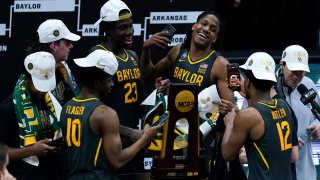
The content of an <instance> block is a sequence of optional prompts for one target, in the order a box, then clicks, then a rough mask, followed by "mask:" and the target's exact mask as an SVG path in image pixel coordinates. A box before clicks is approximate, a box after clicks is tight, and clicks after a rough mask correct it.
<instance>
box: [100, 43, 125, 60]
mask: <svg viewBox="0 0 320 180" xmlns="http://www.w3.org/2000/svg"><path fill="white" fill-rule="evenodd" d="M97 46H98V47H100V48H102V49H103V50H105V51H109V50H108V49H107V48H105V47H104V46H103V45H101V44H98V45H97ZM123 52H124V53H125V54H126V57H125V58H122V57H120V56H117V55H115V54H113V55H114V56H115V57H117V58H118V59H120V60H121V61H124V62H127V61H128V59H129V55H128V53H127V51H126V50H123Z"/></svg>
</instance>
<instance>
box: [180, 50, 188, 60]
mask: <svg viewBox="0 0 320 180" xmlns="http://www.w3.org/2000/svg"><path fill="white" fill-rule="evenodd" d="M187 57H188V54H187V52H184V53H183V54H181V57H180V59H182V60H185V59H187Z"/></svg>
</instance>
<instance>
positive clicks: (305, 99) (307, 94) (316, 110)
mask: <svg viewBox="0 0 320 180" xmlns="http://www.w3.org/2000/svg"><path fill="white" fill-rule="evenodd" d="M297 90H298V92H299V93H300V94H301V98H300V100H301V102H302V103H303V104H304V105H306V104H308V103H310V104H311V106H312V109H311V111H312V113H313V114H314V115H315V116H316V117H317V119H318V120H320V115H319V114H320V106H319V104H318V103H317V102H316V101H315V100H314V99H315V98H316V96H317V91H315V90H314V89H313V88H311V89H309V90H308V89H307V87H306V86H305V85H304V84H300V85H299V86H298V87H297Z"/></svg>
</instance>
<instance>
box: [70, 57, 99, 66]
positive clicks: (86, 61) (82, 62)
mask: <svg viewBox="0 0 320 180" xmlns="http://www.w3.org/2000/svg"><path fill="white" fill-rule="evenodd" d="M73 61H74V62H75V63H76V64H77V65H78V66H80V67H93V66H94V65H92V63H91V62H90V60H89V59H88V58H77V59H73Z"/></svg>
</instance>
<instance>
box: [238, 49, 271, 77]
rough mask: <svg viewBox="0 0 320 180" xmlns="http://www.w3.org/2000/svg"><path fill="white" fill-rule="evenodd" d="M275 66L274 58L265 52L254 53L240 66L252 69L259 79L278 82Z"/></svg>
mask: <svg viewBox="0 0 320 180" xmlns="http://www.w3.org/2000/svg"><path fill="white" fill-rule="evenodd" d="M275 67H276V65H275V62H274V60H273V58H272V57H271V56H270V55H269V54H268V53H265V52H256V53H253V54H252V55H251V56H249V58H248V59H247V61H246V63H245V64H243V65H241V66H240V68H242V69H245V70H251V71H252V73H253V75H254V77H255V78H257V79H260V80H269V81H274V82H277V80H276V76H275Z"/></svg>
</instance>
